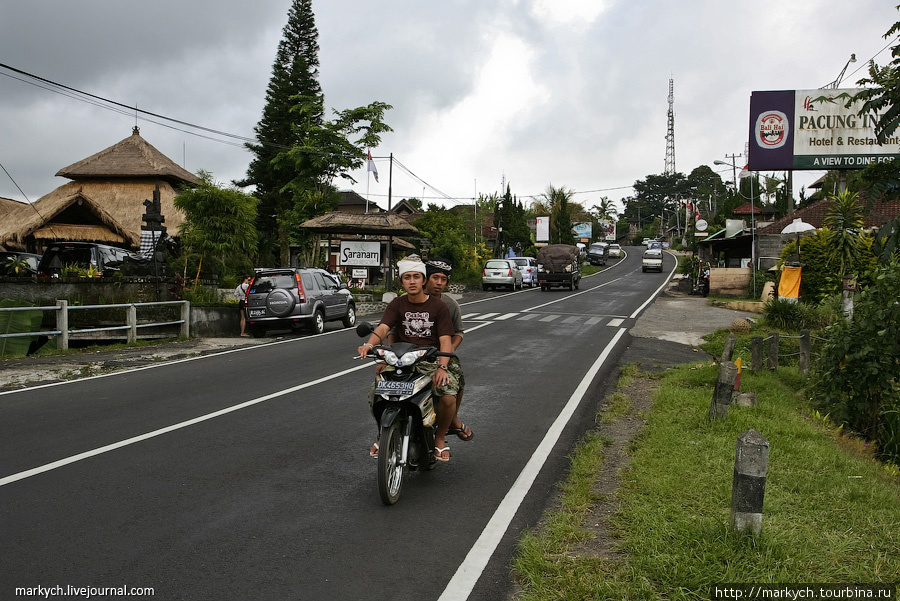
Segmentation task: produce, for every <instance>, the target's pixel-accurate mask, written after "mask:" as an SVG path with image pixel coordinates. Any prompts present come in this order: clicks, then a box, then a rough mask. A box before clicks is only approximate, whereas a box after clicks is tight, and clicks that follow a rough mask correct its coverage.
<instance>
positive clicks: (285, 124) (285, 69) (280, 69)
mask: <svg viewBox="0 0 900 601" xmlns="http://www.w3.org/2000/svg"><path fill="white" fill-rule="evenodd" d="M318 37H319V32H318V30H317V29H316V23H315V15H314V14H313V10H312V0H294V2H293V4H292V6H291V9H290V11H289V12H288V22H287V24H286V25H285V26H284V29H283V32H282V39H281V41H280V42H279V43H278V51H277V54H276V57H275V62H274V64H273V66H272V77H271V78H270V80H269V87H268V89H267V90H266V104H265V107H264V108H263V114H262V118H261V119H260V121H259V123H257V125H256V127H255V128H254V131H255V133H256V138H257V140H258V143H256V144H247V147H248V148H249V149H250V150H251V151H252V152H253V154H254V155H255V156H254V159H253V160H252V161H251V163H250V166H249V167H248V169H247V177H246V178H245V179H244V180H243V181H241V182H238V184H239V185H241V186H249V185H255V186H256V191H255V192H254V195H255V196H256V197H257V198H259V200H260V204H259V217H258V220H257V229H258V230H259V232H260V236H261V238H262V240H261V243H260V254H261V256H262V257H263V258H264V260H277V261H279V262H280V264H282V265H287V264H288V263H289V260H290V255H289V252H290V251H289V248H290V237H291V231H292V229H294V227H295V226H296V223H293V222H294V221H295V220H294V219H293V212H292V208H293V204H294V193H293V192H292V191H291V190H289V189H286V186H288V184H289V183H290V182H291V181H293V180H295V179H296V177H297V172H296V169H297V168H298V166H297V165H286V164H284V163H281V164H276V162H275V158H276V157H277V156H278V155H279V154H280V153H281V152H283V151H285V150H287V149H290V148H292V147H294V146H298V145H301V144H302V143H303V133H304V130H305V129H308V128H309V127H318V126H321V124H322V122H323V120H324V114H325V110H324V97H323V94H322V87H321V85H320V84H319V81H318V74H319V42H318ZM298 97H301V98H304V99H307V100H309V101H311V102H309V103H308V104H309V105H312V106H315V107H317V108H316V110H313V111H305V112H304V114H303V115H302V116H300V115H297V114H294V113H292V108H293V107H294V106H295V105H296V103H297V98H298ZM298 118H302V121H303V122H302V123H297V120H298ZM276 252H277V255H276Z"/></svg>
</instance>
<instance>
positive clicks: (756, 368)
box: [750, 336, 763, 374]
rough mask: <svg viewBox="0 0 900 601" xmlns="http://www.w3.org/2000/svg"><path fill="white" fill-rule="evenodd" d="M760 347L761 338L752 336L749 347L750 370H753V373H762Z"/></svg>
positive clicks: (761, 343) (761, 344) (761, 345)
mask: <svg viewBox="0 0 900 601" xmlns="http://www.w3.org/2000/svg"><path fill="white" fill-rule="evenodd" d="M762 347H763V339H762V336H754V337H753V341H752V345H751V347H750V368H751V369H752V370H753V373H757V374H759V373H762V366H763V363H762Z"/></svg>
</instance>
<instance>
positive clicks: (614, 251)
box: [608, 244, 622, 257]
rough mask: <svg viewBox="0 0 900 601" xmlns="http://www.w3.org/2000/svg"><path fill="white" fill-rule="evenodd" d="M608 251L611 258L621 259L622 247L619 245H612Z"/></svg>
mask: <svg viewBox="0 0 900 601" xmlns="http://www.w3.org/2000/svg"><path fill="white" fill-rule="evenodd" d="M608 251H609V256H610V257H621V256H622V247H621V246H620V245H618V244H610V245H609V249H608Z"/></svg>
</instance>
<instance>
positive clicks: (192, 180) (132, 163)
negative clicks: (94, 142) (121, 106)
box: [56, 127, 200, 186]
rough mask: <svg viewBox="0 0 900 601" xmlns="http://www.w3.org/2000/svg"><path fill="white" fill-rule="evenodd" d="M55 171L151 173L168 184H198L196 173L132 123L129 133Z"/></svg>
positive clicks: (77, 175) (80, 175) (75, 174)
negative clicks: (167, 153)
mask: <svg viewBox="0 0 900 601" xmlns="http://www.w3.org/2000/svg"><path fill="white" fill-rule="evenodd" d="M56 175H60V176H62V177H67V178H69V179H73V180H85V179H98V178H105V179H109V178H138V177H152V178H156V179H161V180H165V181H167V182H169V183H171V184H174V185H176V186H177V185H179V184H182V183H188V184H193V185H197V184H199V183H200V181H199V180H198V179H197V177H196V176H195V175H194V174H193V173H190V172H189V171H187V170H186V169H183V168H182V167H179V166H178V164H176V163H175V162H174V161H172V159H170V158H169V157H167V156H166V155H164V154H163V153H161V152H160V151H159V150H157V149H156V148H154V147H153V146H152V145H151V144H150V143H149V142H147V141H146V140H144V138H142V137H141V135H140V133H139V131H138V128H137V127H135V128H134V131H133V133H132V134H131V136H129V137H127V138H125V139H124V140H122V141H121V142H119V143H117V144H113V145H112V146H110V147H109V148H107V149H105V150H101V151H100V152H98V153H97V154H94V155H91V156H89V157H88V158H86V159H82V160H80V161H78V162H77V163H74V164H72V165H69V166H68V167H63V168H62V169H60V170H59V171H57V172H56Z"/></svg>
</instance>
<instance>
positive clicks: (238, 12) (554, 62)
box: [0, 0, 900, 207]
mask: <svg viewBox="0 0 900 601" xmlns="http://www.w3.org/2000/svg"><path fill="white" fill-rule="evenodd" d="M896 4H897V2H896V1H887V0H854V1H853V2H852V3H848V2H839V1H838V0H747V1H745V2H736V1H727V2H723V1H722V0H684V1H682V2H669V1H667V2H664V1H661V0H447V1H444V2H436V1H429V0H424V1H423V0H381V1H377V2H373V1H371V0H314V1H313V8H314V10H315V13H316V25H317V27H318V30H319V44H320V46H321V50H320V55H319V57H320V61H321V68H320V70H321V75H320V81H321V84H322V87H323V90H324V92H325V102H326V105H327V106H328V107H331V108H336V109H344V108H351V107H356V106H361V105H365V104H368V103H369V102H372V101H374V100H379V101H383V102H387V103H388V104H391V105H393V107H394V108H393V110H391V111H389V112H388V114H387V116H386V120H387V122H388V124H389V125H390V126H391V127H392V128H393V129H394V132H393V133H390V134H387V135H385V136H384V138H383V141H382V144H381V146H380V147H379V148H376V149H373V150H372V154H373V155H374V156H375V157H376V164H377V167H378V170H379V175H380V182H379V183H376V182H375V181H374V179H372V180H370V181H369V182H368V194H369V197H370V199H371V200H373V201H375V202H378V203H379V204H380V205H382V206H385V207H386V206H387V194H388V184H387V182H388V159H387V157H388V155H389V154H390V153H393V155H394V157H395V158H396V159H397V161H399V163H401V164H402V166H403V167H405V168H406V169H403V168H401V167H400V166H398V165H396V164H395V167H394V176H393V187H392V188H393V189H392V191H393V197H394V199H399V198H405V197H411V196H415V197H419V198H422V197H424V198H425V199H426V202H440V203H441V204H446V205H450V204H453V203H465V202H471V198H472V197H473V196H474V195H475V194H489V193H492V192H498V191H500V188H501V181H503V178H504V177H505V179H506V181H508V182H509V183H510V184H511V187H512V192H513V193H514V194H516V195H517V196H519V197H520V198H523V199H524V200H526V201H527V200H528V197H530V196H534V195H539V194H540V193H541V192H543V191H544V190H546V188H547V186H548V185H550V184H552V185H554V186H557V187H559V186H565V187H567V188H569V189H571V190H574V191H576V192H577V194H576V196H575V199H576V200H578V201H579V202H582V203H584V204H585V205H586V206H592V205H593V204H594V203H596V202H598V201H599V199H600V198H601V197H602V196H608V197H609V198H611V199H612V200H616V201H617V200H619V199H620V198H622V197H625V196H629V195H630V194H631V189H630V186H631V185H632V184H633V183H634V182H635V180H638V179H643V178H644V177H645V176H646V175H648V174H651V173H661V172H663V169H664V160H665V151H666V126H667V111H668V99H667V96H668V86H669V79H670V78H673V79H674V85H675V94H674V98H675V162H676V169H677V170H678V171H680V172H683V173H690V171H691V170H693V169H694V168H695V167H697V166H699V165H710V166H711V167H713V161H714V160H716V159H719V160H724V159H725V156H726V155H732V154H744V152H745V144H746V141H747V136H748V133H747V132H748V129H749V128H748V113H749V103H750V93H751V92H752V91H754V90H782V89H808V88H810V89H811V88H819V87H822V86H825V85H827V84H828V83H830V82H832V81H833V80H835V78H836V77H837V76H838V73H839V72H840V71H841V69H842V68H843V67H844V65H845V64H846V63H847V60H848V59H849V57H850V54H851V53H855V54H856V57H857V59H858V61H857V62H856V63H852V64H850V65H849V68H848V69H847V74H846V76H845V80H844V85H843V86H842V87H848V84H849V86H852V84H853V83H854V82H855V81H856V80H858V79H859V78H860V77H862V76H864V75H865V73H866V69H865V65H866V63H867V61H868V60H869V59H871V58H875V60H876V62H878V63H879V64H882V65H883V64H885V63H887V62H888V61H889V60H890V51H889V49H887V48H886V46H887V44H888V42H889V41H890V40H885V39H883V38H882V36H883V34H884V33H885V32H886V31H887V30H888V28H889V27H890V26H891V25H892V24H893V23H894V22H895V21H897V20H900V13H898V12H897V10H896V9H895V8H894V7H895V5H896ZM290 5H291V0H262V1H260V2H245V1H237V0H187V1H184V0H177V1H176V0H156V1H155V2H152V3H147V2H137V1H136V0H121V1H119V2H110V1H108V0H78V1H77V2H70V1H66V0H29V1H28V2H19V1H14V0H2V2H0V63H3V64H5V65H9V66H11V67H14V68H16V69H20V70H22V71H26V72H28V73H32V74H35V75H38V76H40V77H43V78H46V79H48V80H51V81H53V82H57V83H61V84H64V85H66V86H70V87H72V88H76V89H78V90H81V91H84V92H88V93H91V94H94V95H97V96H101V97H103V98H107V99H111V100H114V101H116V102H119V103H122V104H124V105H127V106H135V105H137V107H138V108H139V109H142V110H146V111H150V112H153V113H157V114H160V115H164V116H166V117H172V118H175V119H179V120H181V121H184V122H188V123H192V124H197V125H201V126H204V127H207V128H210V129H214V130H218V131H222V132H227V133H230V134H235V135H238V136H247V137H249V136H252V135H253V127H254V125H255V124H256V122H257V121H258V120H259V117H260V115H261V111H262V107H263V102H264V98H265V91H266V85H267V83H268V80H269V76H270V74H271V66H272V61H273V59H274V56H275V51H276V47H277V45H278V41H279V40H280V39H281V30H282V28H283V26H284V24H285V22H286V20H287V13H288V9H289V8H290ZM34 83H35V82H34V81H33V80H31V79H28V78H25V77H22V76H20V75H16V74H15V73H13V72H11V71H9V70H8V69H4V68H0V164H2V166H3V167H4V168H5V169H6V171H8V172H9V175H10V176H12V179H11V178H10V177H8V176H7V174H6V173H4V172H3V171H0V196H2V197H6V198H13V199H16V200H26V199H28V200H31V201H34V200H37V199H38V198H40V197H41V196H43V195H44V194H47V193H48V192H50V191H51V190H53V189H54V188H56V187H57V186H59V185H61V184H63V183H65V182H66V181H67V180H65V179H64V178H59V177H55V176H54V174H55V173H56V172H57V171H58V170H59V169H61V168H63V167H65V166H68V165H70V164H72V163H74V162H76V161H79V160H81V159H83V158H85V157H87V156H90V155H91V154H93V153H95V152H98V151H100V150H102V149H104V148H106V147H108V146H111V145H112V144H115V143H116V142H118V141H119V140H121V139H123V138H125V137H127V136H128V135H130V134H131V128H132V127H133V126H134V125H135V115H134V112H133V111H127V110H124V111H123V112H115V111H110V110H107V109H105V108H101V107H99V106H96V105H94V104H89V103H85V102H82V101H79V100H75V99H73V98H70V97H68V96H64V95H61V94H59V93H56V92H53V91H49V90H47V89H44V88H43V87H39V86H36V85H33V84H34ZM153 121H159V120H156V119H154V120H153ZM160 123H162V122H160ZM137 124H138V125H139V126H140V128H141V135H142V136H143V137H144V138H145V139H146V140H147V141H148V142H150V143H151V144H153V145H154V146H155V147H156V148H158V149H159V150H160V151H162V152H163V153H165V154H166V155H167V156H169V157H170V158H172V159H173V160H175V161H176V162H177V163H179V164H182V165H183V166H184V167H185V168H187V169H188V170H189V171H192V172H196V171H198V170H200V169H204V170H206V171H210V172H212V174H213V175H214V177H215V178H216V179H217V180H218V181H220V182H230V181H231V180H233V179H237V178H240V177H242V176H243V175H244V174H245V172H246V169H247V165H248V163H249V161H250V158H251V155H250V153H249V152H247V151H246V150H245V149H243V147H242V145H241V144H240V142H237V141H235V139H233V138H226V137H223V136H218V135H212V134H208V133H203V136H206V137H201V136H198V135H196V134H197V133H202V132H198V131H197V130H192V129H190V128H186V127H182V126H177V127H178V129H173V128H172V127H171V126H164V125H160V124H157V123H154V122H152V121H149V120H147V119H145V118H143V117H140V116H139V117H138V119H137ZM210 138H213V139H210ZM382 157H383V158H382ZM744 160H745V159H743V158H739V159H737V161H738V163H739V165H738V166H739V167H740V163H742V162H743V161H744ZM714 169H716V170H717V171H719V172H721V173H722V176H723V178H725V179H726V180H729V179H731V175H732V173H731V168H724V169H723V168H722V167H714ZM407 171H408V172H411V173H413V174H414V175H415V176H416V177H413V176H411V175H410V174H409V173H408V172H407ZM821 174H822V172H803V173H798V174H797V175H796V176H795V184H796V186H795V188H796V189H797V190H799V188H800V186H801V185H804V184H808V183H810V182H812V181H813V180H814V179H816V178H817V177H818V176H820V175H821ZM352 175H354V177H355V178H356V179H357V180H358V183H357V184H355V185H351V184H350V183H349V182H336V183H337V185H338V186H339V187H340V188H342V189H346V188H349V187H352V188H353V189H355V190H356V191H357V192H360V193H361V194H363V195H365V194H366V193H367V178H366V175H367V174H366V172H365V171H360V172H357V173H354V174H352ZM13 179H14V180H15V183H14V182H13V181H12V180H13ZM423 182H425V183H424V184H423ZM16 183H17V184H18V186H20V187H21V189H22V191H24V195H23V193H22V192H20V191H19V189H18V188H17V186H16ZM445 197H451V198H452V200H439V199H443V198H445Z"/></svg>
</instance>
